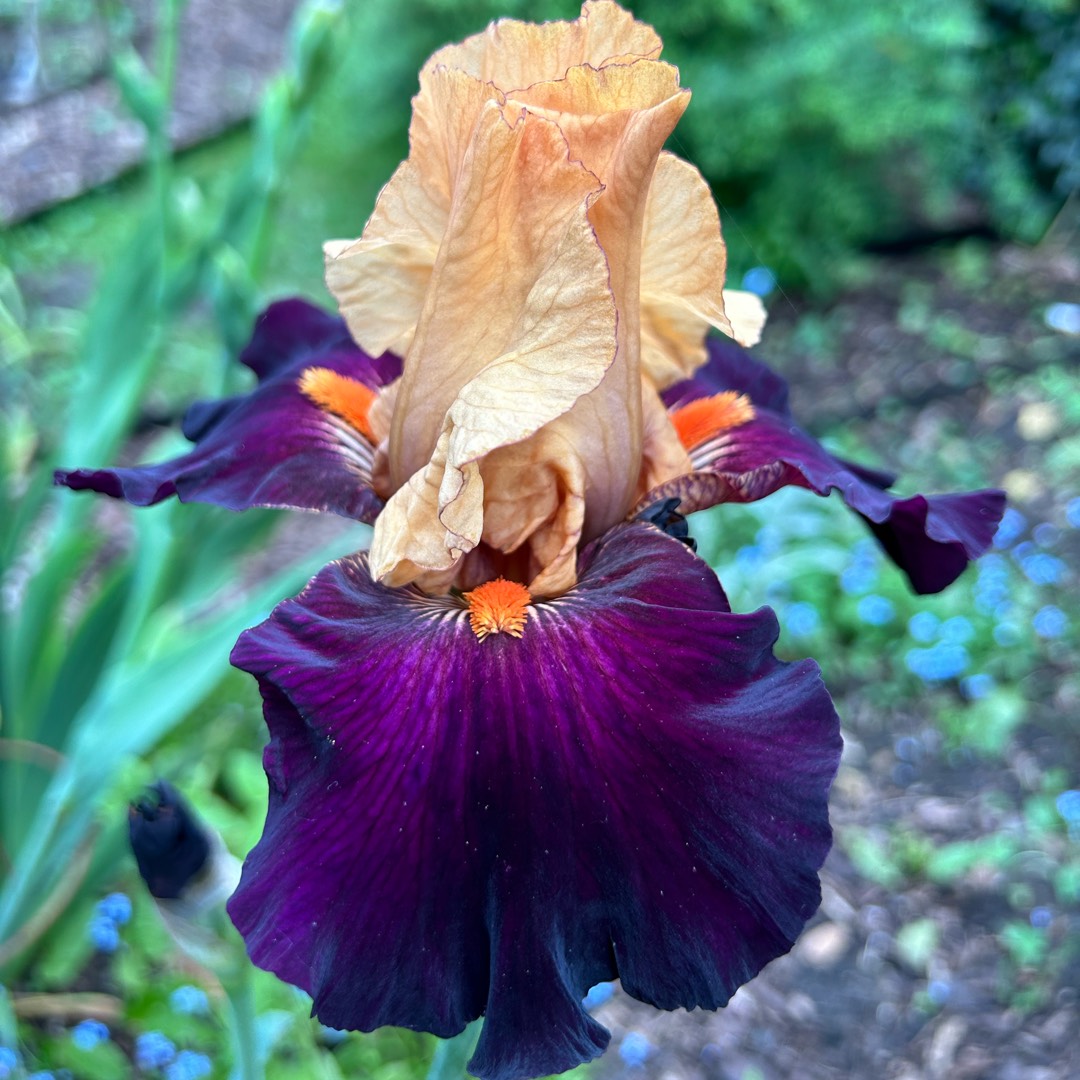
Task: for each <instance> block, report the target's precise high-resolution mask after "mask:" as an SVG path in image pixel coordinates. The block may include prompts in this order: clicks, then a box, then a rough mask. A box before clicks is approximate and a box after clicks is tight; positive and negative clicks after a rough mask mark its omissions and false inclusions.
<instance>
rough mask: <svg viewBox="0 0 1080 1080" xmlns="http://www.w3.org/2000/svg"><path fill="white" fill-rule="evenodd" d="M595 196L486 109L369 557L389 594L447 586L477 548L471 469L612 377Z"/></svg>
mask: <svg viewBox="0 0 1080 1080" xmlns="http://www.w3.org/2000/svg"><path fill="white" fill-rule="evenodd" d="M597 186H598V181H597V180H596V177H594V176H593V175H592V174H591V173H589V172H588V171H587V170H586V169H584V168H583V167H582V166H581V165H580V164H579V163H576V162H573V161H571V160H570V158H569V156H568V154H567V148H566V142H565V139H564V138H563V136H562V133H561V132H560V131H559V129H558V128H557V127H556V126H555V125H554V124H552V123H551V122H550V121H548V120H545V119H542V118H539V117H536V116H532V115H530V114H528V113H522V114H520V115H519V116H517V117H516V118H515V120H514V121H513V122H512V123H508V121H507V120H506V119H505V118H504V116H503V113H502V111H501V110H500V108H499V106H498V105H497V104H496V103H494V102H492V103H489V105H488V106H486V107H485V109H484V110H483V112H482V114H481V119H480V121H479V124H478V127H477V131H476V133H475V134H474V140H473V143H472V147H471V152H470V155H469V159H468V165H467V167H465V169H464V174H463V176H462V177H461V178H459V181H458V189H457V191H456V193H455V201H454V208H453V214H452V217H451V222H450V224H449V226H448V229H447V234H446V236H445V237H444V239H443V244H442V247H441V248H440V253H439V259H438V262H437V264H436V267H435V270H434V271H433V274H434V276H435V277H436V278H437V279H438V283H439V287H438V288H432V289H431V290H430V291H429V293H428V294H427V298H426V300H425V307H424V311H423V313H422V315H421V318H420V322H419V325H418V327H417V331H416V337H415V339H414V342H413V346H412V348H411V350H410V353H409V360H408V362H407V364H406V367H405V373H404V375H403V377H402V380H401V383H400V385H399V387H398V391H397V407H396V408H395V411H394V418H393V426H392V428H391V435H390V461H389V464H390V470H391V478H392V481H393V482H394V483H395V484H403V485H404V486H402V487H401V488H400V489H399V490H398V491H397V492H396V493H395V495H394V496H393V497H392V498H391V500H390V501H389V503H388V504H387V508H386V511H385V513H384V515H383V517H382V518H380V521H379V524H378V526H377V528H376V534H375V538H374V541H373V545H372V566H373V567H374V571H375V573H376V574H377V575H378V576H379V577H380V578H381V579H383V580H385V581H386V582H387V583H389V584H403V583H404V582H405V581H408V580H412V579H414V578H416V577H417V576H418V571H419V572H424V571H427V572H435V573H438V572H440V571H444V570H446V569H448V568H450V567H451V566H452V565H453V564H454V563H455V562H456V561H457V560H458V559H460V558H461V556H462V554H463V553H465V552H467V551H469V550H471V549H472V548H473V547H475V546H476V545H477V544H478V543H479V542H480V539H481V537H482V536H483V534H484V513H483V492H484V478H483V475H482V470H481V462H482V461H483V460H484V459H485V458H488V457H489V456H490V455H492V454H493V453H494V452H495V451H496V450H498V449H500V448H501V447H507V446H511V445H513V444H516V443H520V442H522V441H523V440H525V439H527V438H528V437H529V436H530V435H533V434H534V433H536V432H537V431H539V430H540V428H542V427H544V425H546V424H550V423H551V422H552V421H555V420H557V419H558V418H560V417H562V416H563V414H565V413H566V412H568V411H569V410H570V408H571V407H572V406H573V405H574V404H575V402H577V401H578V399H579V398H581V397H583V396H584V395H586V394H588V393H589V391H591V390H593V389H595V388H596V387H597V386H598V385H599V383H600V382H601V380H602V379H603V378H604V374H605V372H606V371H607V369H608V368H609V367H610V365H611V363H612V361H613V359H614V354H615V344H616V315H615V306H614V302H613V299H612V296H611V291H610V286H609V283H608V271H607V264H606V261H605V258H604V253H603V251H602V250H601V249H600V246H599V244H598V243H597V240H596V236H595V233H594V231H593V228H592V226H591V225H590V223H589V220H588V200H589V198H590V197H591V196H592V195H593V194H594V193H595V191H596V190H597ZM541 189H542V190H543V191H544V197H543V199H537V198H535V197H534V196H535V192H536V191H537V190H541ZM567 450H568V451H569V452H570V453H572V454H577V455H579V456H581V455H582V454H583V453H585V452H586V451H587V447H586V446H582V445H577V444H573V443H571V444H568V445H567ZM494 465H495V463H494V462H491V461H489V462H488V463H487V466H488V468H493V467H494ZM525 509H526V510H527V509H528V508H525ZM575 542H576V537H575Z"/></svg>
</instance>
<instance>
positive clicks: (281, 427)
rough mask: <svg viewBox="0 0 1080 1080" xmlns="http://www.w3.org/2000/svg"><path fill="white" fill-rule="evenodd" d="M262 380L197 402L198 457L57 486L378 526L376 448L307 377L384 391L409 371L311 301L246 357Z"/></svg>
mask: <svg viewBox="0 0 1080 1080" xmlns="http://www.w3.org/2000/svg"><path fill="white" fill-rule="evenodd" d="M240 360H241V361H242V362H243V363H244V364H246V365H247V366H248V367H249V368H251V369H252V371H254V372H255V374H256V375H257V376H258V379H259V382H258V385H257V386H256V388H255V389H254V390H252V391H251V392H250V393H247V394H241V395H238V396H236V397H232V398H228V399H225V400H222V401H212V402H197V403H196V404H194V405H192V406H191V408H190V409H189V410H188V413H187V415H186V416H185V418H184V425H183V429H184V434H185V435H186V436H187V437H188V438H189V439H191V440H192V441H193V442H194V443H195V444H196V446H195V449H193V450H192V451H191V452H190V453H187V454H184V455H183V456H181V457H178V458H174V459H172V460H171V461H165V462H161V463H160V464H156V465H140V466H135V467H133V468H110V469H61V470H58V471H57V473H56V476H55V479H56V483H58V484H63V485H64V486H66V487H69V488H73V489H75V490H90V491H97V492H101V493H102V494H105V495H111V496H113V497H114V498H119V499H126V500H127V501H128V502H130V503H133V504H134V505H136V506H149V505H152V504H153V503H158V502H161V501H162V500H163V499H167V498H169V497H170V496H172V495H175V496H177V497H178V498H179V499H180V500H181V501H182V502H193V501H194V502H209V503H216V504H217V505H219V506H224V507H227V508H228V509H230V510H245V509H247V508H249V507H252V506H271V507H286V508H292V509H297V510H326V511H330V512H332V513H336V514H341V515H343V516H344V517H349V518H354V519H356V520H359V521H364V522H371V521H373V520H374V519H375V516H376V515H377V514H378V513H379V511H380V509H381V508H382V505H383V503H382V500H381V499H380V498H379V497H378V496H377V495H376V494H375V492H374V491H373V490H372V488H371V466H372V455H373V451H374V446H373V444H372V442H371V441H370V440H368V439H367V438H365V436H363V435H362V434H361V433H360V432H359V431H357V430H356V429H355V428H354V427H353V426H351V425H350V424H349V423H347V422H346V421H345V420H343V419H341V418H340V417H338V416H335V415H333V414H332V413H330V412H327V411H325V410H323V409H321V408H319V406H317V405H316V404H315V403H314V402H313V401H311V400H309V398H307V397H306V396H305V395H304V394H303V393H302V392H301V391H300V388H299V379H300V376H301V373H302V372H303V371H304V370H306V369H307V368H310V367H319V368H326V369H329V370H330V371H333V372H336V373H338V374H339V375H342V376H345V377H346V378H348V379H352V380H355V381H357V382H360V383H362V384H363V385H364V386H367V387H370V388H372V389H378V388H380V387H381V386H383V385H384V384H385V383H387V382H389V381H391V380H392V379H394V378H395V377H396V376H397V375H398V374H399V373H400V371H401V361H400V360H399V359H398V358H397V357H396V356H393V355H390V354H386V355H383V356H380V357H378V358H372V357H370V356H368V355H367V354H366V353H364V352H362V351H361V350H360V349H359V348H357V346H356V345H355V344H354V343H353V341H352V339H351V338H350V337H349V334H348V331H347V330H346V328H345V325H344V323H343V322H342V320H341V319H339V318H337V317H336V316H333V315H329V314H327V313H326V312H324V311H322V310H321V309H319V308H317V307H314V306H313V305H311V304H308V303H306V302H305V301H303V300H283V301H279V302H278V303H275V304H272V305H271V306H270V307H269V308H267V310H266V311H265V312H263V314H262V315H261V316H260V317H259V319H258V321H257V322H256V324H255V330H254V334H253V337H252V339H251V341H250V343H249V344H248V345H247V347H246V348H245V349H244V351H243V353H242V354H241V356H240Z"/></svg>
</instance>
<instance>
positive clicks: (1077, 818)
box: [1055, 789, 1080, 825]
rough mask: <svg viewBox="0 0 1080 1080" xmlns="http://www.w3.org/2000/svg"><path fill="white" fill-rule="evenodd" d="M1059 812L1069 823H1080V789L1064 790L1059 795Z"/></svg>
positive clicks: (1057, 803) (1057, 804)
mask: <svg viewBox="0 0 1080 1080" xmlns="http://www.w3.org/2000/svg"><path fill="white" fill-rule="evenodd" d="M1055 805H1056V806H1057V812H1058V813H1059V814H1060V815H1061V816H1062V817H1063V818H1064V819H1065V821H1066V822H1067V823H1068V824H1069V825H1080V791H1076V790H1075V789H1071V790H1069V791H1063V792H1062V793H1061V794H1060V795H1059V796H1058V797H1057V802H1056V803H1055Z"/></svg>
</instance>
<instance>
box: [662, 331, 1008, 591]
mask: <svg viewBox="0 0 1080 1080" xmlns="http://www.w3.org/2000/svg"><path fill="white" fill-rule="evenodd" d="M723 390H738V391H739V392H741V393H745V394H747V395H748V396H749V398H750V400H751V401H752V402H753V403H754V406H755V416H754V419H753V420H750V421H749V422H747V423H745V424H742V425H740V426H739V427H736V428H731V429H729V430H727V431H725V432H723V433H722V434H721V435H719V436H718V437H717V438H715V439H713V440H712V441H711V442H709V443H706V444H704V445H702V446H700V447H695V448H692V449H691V451H690V458H691V461H692V462H693V465H694V469H695V471H694V472H693V473H692V474H690V475H688V476H684V477H679V478H678V479H676V480H672V481H670V482H668V483H666V484H663V485H661V486H660V487H657V488H655V489H654V490H653V491H651V492H649V493H648V495H646V496H645V498H644V499H642V500H641V503H640V506H646V505H649V504H652V503H656V502H658V501H660V500H661V499H664V498H668V497H671V498H675V497H678V498H679V499H680V501H681V504H682V505H681V506H680V508H679V509H680V512H682V513H684V514H688V513H691V512H692V511H694V510H702V509H704V508H705V507H707V506H713V505H715V504H716V503H719V502H753V501H756V500H757V499H762V498H764V497H765V496H767V495H771V494H772V493H773V492H774V491H776V490H778V489H779V488H781V487H786V486H788V485H796V486H798V487H805V488H809V489H810V490H811V491H814V492H816V493H817V494H819V495H828V494H829V493H830V492H831V491H838V492H839V493H840V497H841V498H842V499H843V500H844V502H845V503H847V505H848V506H850V507H851V508H852V509H853V510H855V511H856V512H857V513H858V514H859V515H860V516H861V517H863V519H864V520H865V521H866V522H867V524H868V525H869V526H870V529H871V530H872V531H873V533H874V535H875V536H876V537H877V538H878V540H879V541H880V543H881V545H882V547H883V548H884V549H885V551H886V552H887V553H888V554H889V556H890V557H891V558H892V559H893V561H894V562H895V563H896V564H897V565H898V566H899V567H900V569H901V570H903V571H904V573H905V574H906V575H907V577H908V580H909V581H910V582H911V585H912V588H914V589H915V591H916V592H918V593H935V592H940V591H941V590H942V589H944V588H946V586H948V585H950V584H952V582H953V581H955V580H956V578H957V577H959V576H960V574H961V573H963V571H964V568H965V567H966V566H967V564H968V562H969V561H970V560H972V559H976V558H978V557H979V556H980V555H982V554H983V553H984V552H985V551H986V550H987V548H988V547H989V546H990V542H991V540H992V539H993V536H994V532H995V531H996V529H997V526H998V523H999V522H1000V521H1001V515H1002V514H1003V513H1004V510H1005V493H1004V492H1002V491H997V490H983V491H973V492H963V493H959V494H946V495H913V496H910V497H908V498H901V497H899V496H896V495H890V494H888V493H887V492H886V491H885V490H884V489H885V488H888V487H890V486H891V485H892V483H893V480H894V477H893V476H892V475H891V474H889V473H885V472H881V471H879V470H877V469H871V468H867V467H866V466H863V465H856V464H853V463H851V462H847V461H843V460H841V459H840V458H836V457H833V455H832V454H830V453H829V452H828V451H827V450H826V449H825V448H824V447H823V446H822V445H821V444H820V443H819V442H818V441H817V440H816V439H814V438H812V437H811V436H810V435H808V434H806V432H804V431H803V430H802V429H801V428H799V427H798V426H797V425H796V424H795V423H794V421H793V420H792V417H791V414H790V412H789V410H788V407H787V384H786V383H785V382H784V380H783V379H781V378H780V377H779V376H778V375H776V374H775V373H774V372H772V371H770V370H769V368H767V367H765V365H764V364H761V363H760V362H759V361H757V360H755V359H754V358H753V357H751V356H750V355H749V354H748V353H746V352H745V351H744V350H742V349H740V348H739V346H738V345H735V344H734V343H732V342H728V341H713V340H710V341H709V361H708V363H707V364H706V365H705V366H704V367H703V368H702V369H701V370H700V371H699V372H697V373H695V375H694V378H693V379H689V380H687V381H686V382H683V383H679V384H677V385H675V386H673V387H671V388H670V389H668V390H667V391H665V394H664V400H665V403H666V404H667V405H668V407H669V408H677V407H678V406H680V405H685V404H687V403H688V402H690V401H693V400H695V399H696V398H700V397H705V396H708V395H711V394H716V393H719V392H721V391H723Z"/></svg>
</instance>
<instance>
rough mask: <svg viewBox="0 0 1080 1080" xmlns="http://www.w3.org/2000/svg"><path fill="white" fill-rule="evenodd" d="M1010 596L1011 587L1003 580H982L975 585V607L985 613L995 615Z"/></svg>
mask: <svg viewBox="0 0 1080 1080" xmlns="http://www.w3.org/2000/svg"><path fill="white" fill-rule="evenodd" d="M1008 598H1009V587H1008V585H1006V584H1005V582H1003V581H992V582H989V583H986V584H984V583H983V582H982V581H980V582H978V583H977V584H976V586H975V607H976V609H977V610H978V611H980V612H981V613H982V614H983V615H993V614H994V612H995V611H997V609H998V608H999V607H1000V606H1001V605H1002V604H1004V603H1007V602H1008Z"/></svg>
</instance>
